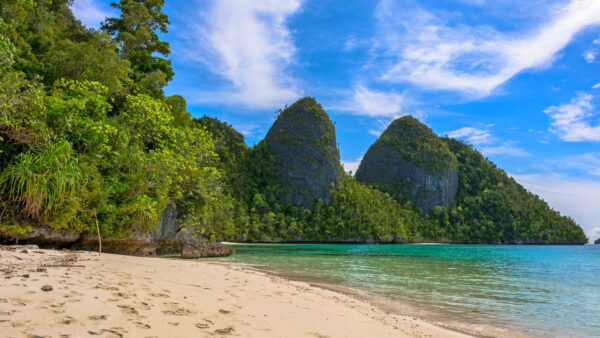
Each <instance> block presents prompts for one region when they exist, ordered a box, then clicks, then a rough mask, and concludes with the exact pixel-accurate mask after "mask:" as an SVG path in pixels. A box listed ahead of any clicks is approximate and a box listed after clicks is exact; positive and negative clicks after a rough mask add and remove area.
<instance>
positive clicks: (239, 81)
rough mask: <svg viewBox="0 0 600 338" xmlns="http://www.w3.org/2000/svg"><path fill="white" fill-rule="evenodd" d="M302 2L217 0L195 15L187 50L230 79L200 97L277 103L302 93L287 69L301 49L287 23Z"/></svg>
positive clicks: (262, 105) (226, 101)
mask: <svg viewBox="0 0 600 338" xmlns="http://www.w3.org/2000/svg"><path fill="white" fill-rule="evenodd" d="M202 5H203V6H204V5H205V3H204V2H203V3H202ZM300 5H301V0H255V1H235V0H218V1H217V0H212V1H210V2H209V6H208V7H209V8H208V10H206V9H205V8H203V9H202V10H198V12H199V13H197V14H196V15H191V16H190V17H191V18H193V20H190V23H189V24H188V27H187V28H188V29H187V32H186V34H185V36H183V37H182V38H183V41H184V43H185V45H186V46H185V47H184V48H182V49H184V50H185V53H184V56H185V57H187V58H188V59H189V60H191V61H192V62H193V61H195V62H198V63H201V64H203V65H204V66H205V67H207V68H208V69H209V70H210V71H212V72H213V73H215V74H217V75H219V76H221V77H222V78H223V79H225V80H227V82H229V84H230V85H229V86H225V88H220V89H219V90H216V91H214V92H198V93H196V95H195V96H196V97H195V98H194V100H195V101H205V102H214V103H223V104H235V105H245V106H246V107H248V108H269V109H272V108H276V107H281V106H283V105H284V104H286V103H291V101H292V100H295V99H296V98H298V97H299V96H300V95H301V91H300V90H298V88H297V86H296V83H295V81H294V79H293V78H291V77H289V76H287V75H286V70H287V67H288V66H289V65H290V64H291V63H292V61H293V60H294V55H295V53H296V46H295V45H294V42H293V40H292V37H291V34H290V30H289V28H288V27H287V25H286V23H287V20H288V19H289V17H290V16H291V15H293V14H294V13H296V12H297V11H298V10H299V9H300ZM181 31H183V30H181Z"/></svg>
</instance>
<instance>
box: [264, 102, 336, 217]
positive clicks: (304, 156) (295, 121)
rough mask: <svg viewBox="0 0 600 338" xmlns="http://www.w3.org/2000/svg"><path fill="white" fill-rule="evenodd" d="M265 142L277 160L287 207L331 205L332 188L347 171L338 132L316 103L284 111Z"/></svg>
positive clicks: (276, 169)
mask: <svg viewBox="0 0 600 338" xmlns="http://www.w3.org/2000/svg"><path fill="white" fill-rule="evenodd" d="M263 142H264V143H265V144H266V145H267V146H268V148H269V150H270V151H271V152H272V154H273V157H274V161H273V163H271V168H272V169H273V170H274V171H275V173H276V175H277V177H278V183H279V184H280V187H281V188H282V193H281V195H280V200H281V201H282V202H283V203H291V204H294V205H298V206H302V207H310V206H311V204H312V202H313V201H314V200H315V199H322V200H323V201H329V199H330V195H329V191H328V188H329V186H330V185H331V184H333V185H336V184H338V183H339V182H340V180H341V178H342V174H343V171H342V168H341V165H340V152H339V150H338V148H337V144H336V138H335V128H334V126H333V123H331V120H330V119H329V117H328V116H327V113H325V111H324V110H323V108H322V107H321V105H320V104H318V103H317V101H316V100H315V99H313V98H309V97H305V98H303V99H300V100H298V101H297V102H296V103H294V104H293V105H291V106H290V107H288V108H286V109H285V110H283V111H282V112H281V113H280V114H279V116H278V118H277V120H276V121H275V123H274V124H273V126H272V127H271V129H270V130H269V132H268V133H267V136H266V137H265V139H264V141H263Z"/></svg>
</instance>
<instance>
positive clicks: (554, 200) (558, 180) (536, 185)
mask: <svg viewBox="0 0 600 338" xmlns="http://www.w3.org/2000/svg"><path fill="white" fill-rule="evenodd" d="M513 177H514V178H515V179H516V180H517V181H518V182H519V183H521V184H522V185H523V186H525V187H526V188H527V189H529V190H530V191H532V192H534V193H536V194H538V195H539V196H541V197H542V198H543V199H544V200H545V201H547V202H548V203H549V204H550V205H551V206H552V207H553V208H555V209H556V210H559V211H560V212H561V213H563V214H565V215H568V216H571V217H573V218H574V219H575V221H576V222H578V223H579V224H580V225H581V226H582V228H583V229H584V230H585V232H586V233H587V235H588V237H591V238H593V239H595V238H598V236H599V235H600V232H599V230H600V218H598V210H600V181H598V180H582V179H579V178H576V177H569V176H562V175H558V174H552V173H550V174H533V175H513Z"/></svg>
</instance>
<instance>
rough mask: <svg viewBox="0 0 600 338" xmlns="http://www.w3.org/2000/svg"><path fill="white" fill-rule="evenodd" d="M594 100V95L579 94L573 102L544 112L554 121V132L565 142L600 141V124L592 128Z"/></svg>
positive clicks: (552, 107)
mask: <svg viewBox="0 0 600 338" xmlns="http://www.w3.org/2000/svg"><path fill="white" fill-rule="evenodd" d="M593 99H594V96H593V95H591V94H587V93H584V92H579V93H577V96H576V97H575V98H573V99H572V100H571V102H569V103H565V104H562V105H559V106H551V107H549V108H547V109H546V110H544V112H545V113H546V114H548V115H550V118H551V119H552V120H553V121H552V127H553V131H554V132H556V133H558V135H559V137H560V138H561V139H562V140H563V141H567V142H582V141H596V142H597V141H600V123H598V124H597V125H594V126H592V125H591V123H592V122H591V121H590V119H591V118H592V117H593V116H594V115H595V112H594V105H593V104H592V100H593Z"/></svg>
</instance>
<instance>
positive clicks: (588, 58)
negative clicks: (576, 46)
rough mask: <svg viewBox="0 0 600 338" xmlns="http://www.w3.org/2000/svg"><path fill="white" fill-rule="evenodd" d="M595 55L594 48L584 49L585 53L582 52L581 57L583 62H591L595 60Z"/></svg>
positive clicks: (596, 53)
mask: <svg viewBox="0 0 600 338" xmlns="http://www.w3.org/2000/svg"><path fill="white" fill-rule="evenodd" d="M597 55H598V52H596V50H594V49H588V50H586V51H585V53H583V58H584V59H585V62H587V63H592V62H594V61H596V56H597Z"/></svg>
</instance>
